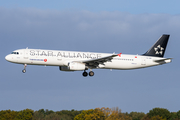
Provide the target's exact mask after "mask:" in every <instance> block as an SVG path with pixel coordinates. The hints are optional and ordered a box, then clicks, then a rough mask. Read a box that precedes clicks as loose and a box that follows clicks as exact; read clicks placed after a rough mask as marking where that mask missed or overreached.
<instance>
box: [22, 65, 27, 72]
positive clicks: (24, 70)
mask: <svg viewBox="0 0 180 120" xmlns="http://www.w3.org/2000/svg"><path fill="white" fill-rule="evenodd" d="M26 67H27V64H24V69H23V70H22V72H23V73H25V72H26Z"/></svg>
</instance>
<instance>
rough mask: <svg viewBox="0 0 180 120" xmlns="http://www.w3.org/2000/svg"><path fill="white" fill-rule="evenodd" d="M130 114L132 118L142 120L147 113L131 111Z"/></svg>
mask: <svg viewBox="0 0 180 120" xmlns="http://www.w3.org/2000/svg"><path fill="white" fill-rule="evenodd" d="M129 116H130V117H131V118H132V120H141V119H142V118H143V117H144V116H145V113H143V112H131V113H130V114H129Z"/></svg>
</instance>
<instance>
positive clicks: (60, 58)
mask: <svg viewBox="0 0 180 120" xmlns="http://www.w3.org/2000/svg"><path fill="white" fill-rule="evenodd" d="M109 55H112V54H108V53H93V52H75V51H58V50H42V49H19V50H15V51H14V52H13V53H12V54H9V55H7V56H6V57H5V59H6V60H7V61H9V62H13V63H18V64H28V65H46V66H67V63H68V62H74V61H83V60H91V59H98V58H102V57H106V56H109ZM161 59H164V58H161V57H151V56H141V55H127V54H119V56H117V57H113V59H112V60H111V61H108V62H105V63H103V64H99V65H98V67H97V68H101V69H121V70H127V69H137V68H144V67H150V66H156V65H160V64H164V63H169V62H171V60H170V59H168V60H165V61H163V62H155V61H157V60H161Z"/></svg>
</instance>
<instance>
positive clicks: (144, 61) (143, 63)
mask: <svg viewBox="0 0 180 120" xmlns="http://www.w3.org/2000/svg"><path fill="white" fill-rule="evenodd" d="M141 65H146V58H145V57H142V58H141Z"/></svg>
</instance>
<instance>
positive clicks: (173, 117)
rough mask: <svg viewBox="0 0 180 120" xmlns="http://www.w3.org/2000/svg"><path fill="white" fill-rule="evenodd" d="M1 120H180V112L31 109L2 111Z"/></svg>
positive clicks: (158, 110) (106, 109) (162, 110)
mask: <svg viewBox="0 0 180 120" xmlns="http://www.w3.org/2000/svg"><path fill="white" fill-rule="evenodd" d="M0 120H180V110H179V111H178V112H170V111H168V110H167V109H164V108H154V109H152V110H150V111H149V112H148V113H147V114H145V113H143V112H131V113H122V112H121V110H120V109H119V108H118V107H116V108H112V109H110V108H104V107H103V108H96V109H90V110H80V111H77V110H62V111H56V112H54V111H52V110H47V109H46V110H44V109H40V110H38V111H33V110H31V109H25V110H21V111H13V110H1V111H0Z"/></svg>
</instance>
